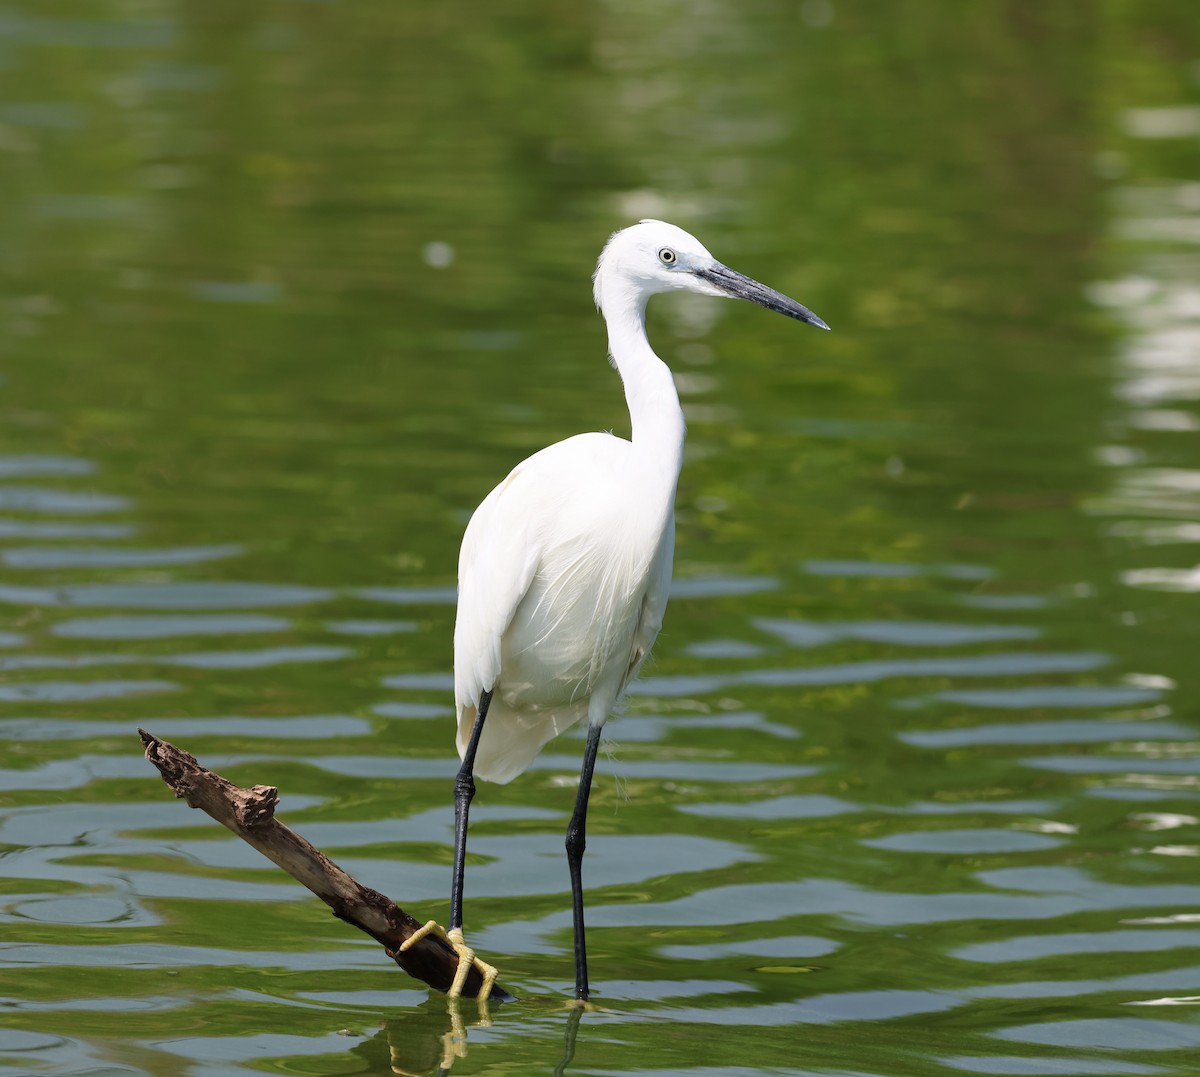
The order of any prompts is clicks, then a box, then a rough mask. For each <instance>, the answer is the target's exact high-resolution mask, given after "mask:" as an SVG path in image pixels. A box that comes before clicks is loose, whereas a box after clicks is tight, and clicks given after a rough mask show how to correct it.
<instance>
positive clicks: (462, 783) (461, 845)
mask: <svg viewBox="0 0 1200 1077" xmlns="http://www.w3.org/2000/svg"><path fill="white" fill-rule="evenodd" d="M491 702H492V693H491V692H484V693H483V695H481V696H480V697H479V710H478V711H476V712H475V724H474V725H472V726H471V739H470V740H469V741H467V750H466V751H465V752H464V753H463V761H462V766H461V767H459V768H458V777H456V778H455V779H454V874H453V876H452V877H451V881H450V930H451V931H453V930H454V929H455V928H458V929H459V930H460V931H461V930H462V922H463V916H462V898H463V874H464V872H465V870H466V866H467V812H468V810H469V809H470V807H471V800H472V798H473V797H474V796H475V776H474V770H475V752H476V750H477V749H478V748H479V737H480V734H482V733H483V721H484V719H485V718H487V712H488V707H489V706H491Z"/></svg>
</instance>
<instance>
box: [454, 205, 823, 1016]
mask: <svg viewBox="0 0 1200 1077" xmlns="http://www.w3.org/2000/svg"><path fill="white" fill-rule="evenodd" d="M669 291H689V292H699V293H700V294H702V295H709V296H724V297H735V298H739V299H747V300H750V301H752V302H754V303H758V304H760V305H761V306H764V307H767V308H768V309H770V310H774V311H778V312H779V313H781V314H786V315H788V316H789V317H792V318H796V319H797V320H799V321H802V322H807V323H808V324H809V325H815V326H818V327H819V328H821V329H828V328H829V327H828V326H827V325H826V324H825V323H824V322H823V321H822V320H821V319H820V318H818V317H817V316H816V315H815V314H813V313H812V311H810V310H809V309H808V308H807V307H804V306H802V305H801V304H799V303H797V302H796V301H795V300H793V299H789V298H788V297H787V296H785V295H782V294H781V293H779V292H776V291H774V290H772V289H770V288H767V287H766V286H764V285H762V284H759V283H758V282H757V281H754V280H751V279H750V278H749V277H745V276H743V275H742V274H740V273H738V272H736V271H734V270H732V269H729V268H728V267H726V266H724V265H722V264H721V263H720V262H718V261H717V260H716V259H715V258H713V256H712V255H711V254H710V253H709V252H708V251H707V250H706V249H705V248H704V246H703V245H702V244H701V243H700V242H699V241H698V240H697V239H695V238H694V237H693V236H691V235H689V234H688V233H687V232H685V231H683V230H682V229H680V228H676V227H675V226H674V225H670V224H666V223H664V222H662V221H642V222H641V223H640V224H636V225H633V226H632V227H631V228H626V229H624V230H623V231H620V232H617V233H616V234H615V235H613V236H612V238H611V239H609V241H608V243H607V245H606V246H605V248H604V250H603V252H602V253H601V255H600V261H599V264H598V266H597V269H596V276H595V287H594V292H595V299H596V305H597V307H599V309H600V313H601V314H602V315H603V316H604V320H605V322H606V323H607V326H608V351H609V356H610V357H611V359H612V362H613V365H614V366H615V367H616V368H617V371H618V372H619V373H620V375H621V381H622V382H623V383H624V386H625V399H626V402H627V403H628V405H629V418H630V422H631V424H632V436H631V438H630V440H628V441H626V440H625V439H624V438H620V437H616V436H614V435H612V434H601V433H593V434H577V435H576V436H575V437H571V438H567V439H566V440H565V441H560V442H558V443H557V444H555V445H551V446H549V447H548V448H545V449H542V450H541V451H540V452H537V453H535V454H534V455H533V456H531V457H529V459H527V460H525V461H524V462H522V463H520V464H518V465H517V466H516V467H515V468H513V469H512V471H510V472H509V474H508V476H507V477H506V478H505V479H504V481H503V482H501V483H500V485H499V486H497V487H496V488H495V489H494V490H493V491H492V492H491V493H490V494H489V495H488V496H487V497H486V498H485V499H484V501H483V503H482V504H481V505H480V506H479V508H478V509H476V510H475V514H474V515H473V516H472V517H471V522H470V523H469V524H468V525H467V530H466V534H465V535H464V537H463V543H462V551H461V553H460V555H459V563H458V615H457V619H456V622H455V628H454V695H455V706H456V710H457V713H458V737H457V745H458V751H459V755H460V756H461V757H462V768H461V769H460V771H459V774H458V778H457V780H456V783H455V850H454V854H455V855H454V877H453V885H452V891H451V901H450V931H449V934H448V938H449V939H450V940H451V942H452V944H453V945H454V946H455V948H456V949H457V950H458V951H459V954H460V958H461V960H460V965H459V975H458V977H457V979H456V981H455V985H454V986H452V988H451V993H452V994H455V993H457V991H460V990H461V986H462V981H463V979H465V974H466V970H467V967H468V963H469V962H470V961H472V960H475V961H476V962H477V964H479V965H480V967H481V970H482V971H483V972H484V975H485V986H484V989H483V991H482V992H481V997H486V996H487V993H488V992H489V991H490V989H491V983H492V982H493V981H494V979H495V970H493V969H491V968H490V966H485V965H483V963H482V962H478V960H477V959H475V958H474V955H473V953H472V952H471V951H470V949H469V948H468V947H467V946H466V943H465V941H464V939H463V935H462V885H463V864H464V858H465V854H466V835H467V813H468V807H469V805H470V801H471V798H472V796H473V795H474V791H475V785H474V780H473V775H478V776H479V777H480V778H483V779H485V780H488V781H494V782H508V781H511V780H512V779H513V778H515V777H516V776H517V775H518V774H520V773H521V772H522V771H523V770H525V768H526V767H528V766H529V764H530V762H531V761H532V760H533V758H534V757H535V756H536V755H537V753H538V751H539V750H540V749H541V748H542V746H543V745H544V744H545V743H546V742H547V741H549V740H550V739H551V738H552V737H554V736H557V735H558V734H559V733H561V732H563V730H565V729H568V728H570V727H571V726H573V725H574V724H575V723H576V722H579V721H581V720H583V719H585V718H586V719H587V723H588V734H587V746H586V748H585V750H584V757H583V767H582V771H581V774H580V781H579V791H578V794H577V797H576V803H575V810H574V813H573V814H572V817H571V822H570V825H569V827H568V829H567V841H566V847H567V860H568V865H569V867H570V875H571V894H572V905H573V910H574V927H575V993H576V996H577V997H578V998H580V999H586V998H587V996H588V977H587V956H586V948H585V940H584V924H583V884H582V879H581V865H582V859H583V851H584V844H585V837H584V833H585V830H584V828H585V821H586V816H587V804H588V794H589V792H590V789H591V782H592V772H593V770H594V768H595V764H596V753H597V749H598V748H599V745H600V732H601V729H602V728H603V726H604V723H605V721H606V719H607V718H608V716H609V714H611V713H612V710H613V708H614V706H615V705H616V704H617V702H618V701H619V700H620V698H621V695H622V693H623V692H624V691H625V688H626V687H627V686H628V684H629V682H630V681H631V680H632V679H633V678H634V677H636V676H637V673H638V670H639V669H640V668H641V665H642V663H643V662H644V661H645V658H646V655H647V654H648V653H649V652H650V648H651V647H652V646H653V644H654V640H655V638H656V637H657V635H658V631H659V629H660V628H661V627H662V622H663V613H664V611H665V609H666V605H667V592H668V590H669V587H670V582H671V563H672V557H673V552H674V543H675V514H674V503H675V487H676V483H677V482H678V479H679V469H680V465H681V463H682V460H683V441H684V421H683V412H682V410H681V409H680V406H679V396H678V394H677V393H676V390H675V383H674V379H673V378H672V376H671V371H670V370H669V369H668V368H667V365H666V363H664V362H663V361H662V360H661V359H659V357H658V356H657V355H655V354H654V351H653V349H652V348H651V347H650V341H649V340H648V339H647V337H646V326H645V314H646V301H647V300H648V299H649V298H650V296H651V295H654V294H655V293H657V292H669ZM431 926H432V925H431Z"/></svg>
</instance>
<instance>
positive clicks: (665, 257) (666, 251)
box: [658, 247, 679, 266]
mask: <svg viewBox="0 0 1200 1077" xmlns="http://www.w3.org/2000/svg"><path fill="white" fill-rule="evenodd" d="M658 260H659V261H660V262H662V264H663V265H665V266H673V265H674V264H675V263H676V262H678V261H679V255H677V254H676V253H675V252H674V251H673V250H671V248H670V247H663V249H662V250H660V251H659V252H658Z"/></svg>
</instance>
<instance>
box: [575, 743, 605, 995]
mask: <svg viewBox="0 0 1200 1077" xmlns="http://www.w3.org/2000/svg"><path fill="white" fill-rule="evenodd" d="M601 729H603V725H602V724H601V723H599V722H594V723H593V724H591V725H590V726H589V727H588V738H587V747H586V748H585V749H584V751H583V767H582V769H581V770H580V772H579V792H578V793H577V794H576V796H575V811H574V812H573V813H572V815H571V823H570V825H569V826H568V827H567V866H568V867H569V868H570V870H571V913H572V920H573V921H574V924H575V997H576V998H577V999H583V1000H586V999H587V997H588V973H587V939H586V938H585V937H584V929H583V851H584V849H586V848H587V809H588V796H589V795H590V793H591V791H592V774H593V773H594V771H595V769H596V752H597V751H598V750H599V748H600V731H601Z"/></svg>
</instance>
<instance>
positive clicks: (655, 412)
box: [597, 278, 686, 499]
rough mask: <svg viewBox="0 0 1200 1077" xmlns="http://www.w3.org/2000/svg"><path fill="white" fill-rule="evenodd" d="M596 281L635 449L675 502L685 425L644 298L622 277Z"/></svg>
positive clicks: (681, 462) (672, 380) (610, 350)
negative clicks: (649, 331) (653, 340)
mask: <svg viewBox="0 0 1200 1077" xmlns="http://www.w3.org/2000/svg"><path fill="white" fill-rule="evenodd" d="M597 283H598V287H597V297H598V298H599V300H600V313H601V314H603V315H604V320H605V322H606V323H607V325H608V351H609V354H610V355H611V356H612V359H613V363H614V364H615V365H616V368H617V370H618V372H619V373H620V375H621V381H622V382H623V383H624V385H625V402H626V403H627V404H628V405H629V419H630V422H631V423H632V426H633V446H634V449H635V450H636V451H637V453H638V454H639V455H641V456H643V457H644V459H645V461H646V462H647V464H648V465H649V466H650V467H651V468H652V470H653V473H654V474H656V475H657V476H659V477H660V478H661V479H662V480H663V482H664V483H666V484H669V486H670V489H671V493H672V499H673V495H674V489H675V483H676V481H677V480H678V478H679V469H680V467H681V465H682V464H683V439H684V435H685V433H686V427H685V426H684V421H683V410H682V409H681V408H680V406H679V394H678V393H677V392H676V391H675V379H674V378H672V377H671V371H670V369H669V368H668V366H667V364H666V363H664V362H663V361H662V360H661V359H660V358H659V357H658V356H657V355H655V354H654V349H653V348H651V347H650V341H649V339H648V338H647V337H646V296H645V295H644V294H643V293H642V291H641V289H638V288H634V287H632V286H631V285H630V284H629V283H628V282H626V281H623V280H620V279H616V280H613V279H603V278H602V279H601V280H600V281H598V282H597Z"/></svg>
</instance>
